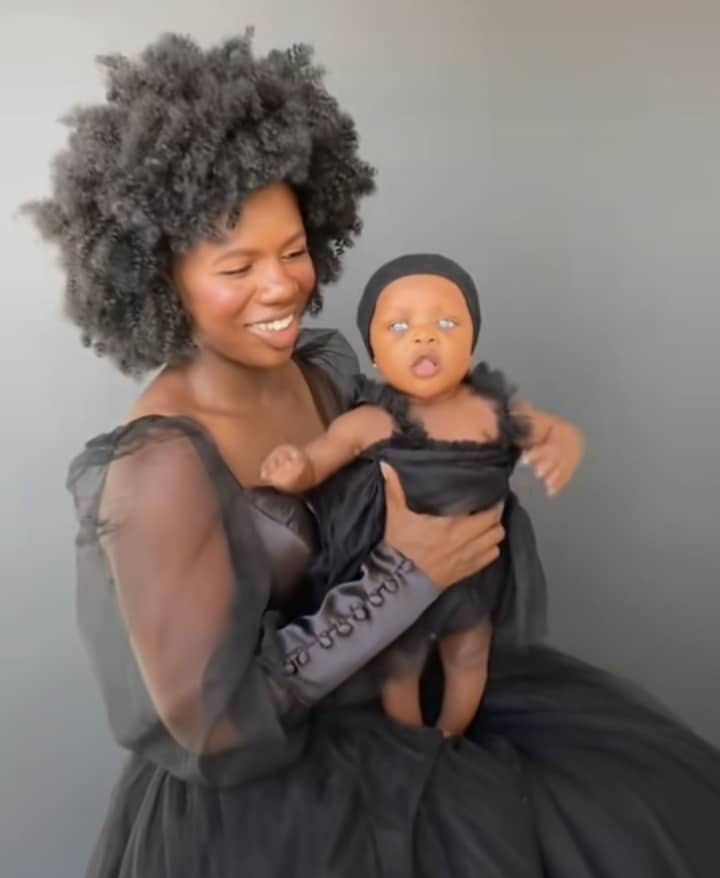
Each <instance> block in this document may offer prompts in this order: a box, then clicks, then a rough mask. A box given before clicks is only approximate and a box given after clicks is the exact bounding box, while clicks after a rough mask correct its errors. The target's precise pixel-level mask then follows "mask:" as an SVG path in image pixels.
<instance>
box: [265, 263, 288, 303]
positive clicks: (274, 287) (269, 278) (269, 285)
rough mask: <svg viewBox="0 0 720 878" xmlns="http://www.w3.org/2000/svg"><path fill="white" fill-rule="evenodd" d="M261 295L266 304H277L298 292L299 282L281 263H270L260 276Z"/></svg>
mask: <svg viewBox="0 0 720 878" xmlns="http://www.w3.org/2000/svg"><path fill="white" fill-rule="evenodd" d="M258 287H259V296H260V300H261V301H262V302H264V303H265V304H276V303H278V302H283V301H286V300H288V299H291V298H293V297H294V296H295V295H296V294H297V282H296V281H295V279H294V278H293V277H292V275H290V274H289V273H288V272H287V270H286V269H285V266H284V265H282V264H281V263H277V264H273V265H268V266H267V267H265V269H264V270H263V273H262V275H261V277H260V283H259V285H258Z"/></svg>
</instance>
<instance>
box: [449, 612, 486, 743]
mask: <svg viewBox="0 0 720 878" xmlns="http://www.w3.org/2000/svg"><path fill="white" fill-rule="evenodd" d="M491 641H492V626H491V624H490V621H489V620H485V621H483V622H481V623H480V624H479V625H477V626H475V627H474V628H469V629H467V630H466V631H459V632H457V633H456V634H446V635H443V637H442V638H441V639H440V640H439V642H438V648H439V651H440V659H441V661H442V665H443V670H444V672H445V691H444V694H443V703H442V710H441V711H440V717H439V719H438V721H437V725H438V727H439V728H440V729H442V730H443V731H444V732H445V733H446V734H449V735H462V734H463V733H464V732H465V730H466V729H467V727H468V726H469V725H470V723H471V722H472V721H473V719H474V717H475V714H476V713H477V710H478V707H479V706H480V701H481V700H482V697H483V693H484V692H485V685H486V683H487V671H488V660H489V657H490V643H491Z"/></svg>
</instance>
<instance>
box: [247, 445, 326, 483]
mask: <svg viewBox="0 0 720 878" xmlns="http://www.w3.org/2000/svg"><path fill="white" fill-rule="evenodd" d="M260 478H261V479H262V480H263V482H265V483H266V484H268V485H270V486H272V487H273V488H275V489H276V490H278V491H284V492H285V493H287V494H301V493H302V492H303V491H308V490H309V489H310V488H312V487H314V484H315V478H314V473H313V466H312V461H311V460H310V458H309V457H308V455H307V454H306V453H305V452H304V451H303V450H302V448H298V447H297V446H296V445H278V447H277V448H275V449H274V450H273V451H271V452H270V454H268V456H267V457H266V458H265V460H264V461H263V463H262V466H261V467H260Z"/></svg>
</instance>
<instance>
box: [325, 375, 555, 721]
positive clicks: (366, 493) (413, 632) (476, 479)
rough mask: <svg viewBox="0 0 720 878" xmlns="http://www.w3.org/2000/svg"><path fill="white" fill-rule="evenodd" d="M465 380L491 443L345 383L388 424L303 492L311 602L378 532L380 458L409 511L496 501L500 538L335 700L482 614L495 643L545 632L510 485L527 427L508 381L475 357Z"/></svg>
mask: <svg viewBox="0 0 720 878" xmlns="http://www.w3.org/2000/svg"><path fill="white" fill-rule="evenodd" d="M466 383H467V386H468V387H469V388H470V389H471V390H472V392H473V393H477V394H478V395H481V396H483V397H485V398H486V399H487V400H488V401H489V402H490V403H491V404H492V405H493V408H494V409H495V411H496V413H497V420H498V436H497V439H496V440H494V441H492V442H485V443H479V442H474V441H445V440H442V441H439V440H434V439H431V438H430V437H429V436H428V434H427V433H426V431H425V429H424V428H423V426H422V425H421V424H420V423H419V422H417V421H416V420H414V419H413V418H412V417H411V414H410V407H409V403H408V399H407V397H405V396H404V395H403V394H401V393H398V392H397V391H396V390H394V389H393V388H392V387H389V386H388V385H386V384H381V383H379V382H377V381H372V380H369V379H368V378H366V377H365V376H363V375H358V376H357V377H356V379H355V381H354V383H353V386H352V392H351V401H350V406H351V407H356V406H362V405H374V406H380V407H381V408H383V409H385V411H387V412H388V413H389V414H390V416H391V417H392V420H393V423H394V429H393V434H392V436H390V438H388V439H387V440H383V441H381V442H377V443H375V444H374V445H372V446H371V447H370V448H368V449H367V450H366V451H365V453H364V454H362V455H361V457H360V458H358V459H357V460H356V461H354V462H353V463H352V464H350V465H349V466H346V467H344V468H343V469H342V470H341V471H340V472H338V473H336V474H335V475H334V476H333V477H331V478H330V479H328V480H327V481H326V482H324V483H323V484H322V485H320V486H319V487H318V488H317V489H316V490H314V491H313V492H311V494H310V495H309V496H308V498H307V499H308V505H309V507H310V508H311V509H312V511H313V513H314V515H315V520H316V524H317V539H318V551H317V552H316V554H315V557H314V558H313V561H312V563H311V565H310V567H309V569H308V585H309V588H310V589H311V594H312V596H313V597H312V600H313V604H312V605H311V609H314V608H315V607H316V606H319V605H320V604H321V603H322V601H323V600H324V598H325V596H326V594H327V591H328V588H331V587H332V584H333V583H336V582H344V581H346V580H348V579H353V578H356V577H357V576H358V575H359V574H360V572H361V570H362V565H363V564H364V562H365V559H366V558H367V556H368V555H369V554H370V552H371V551H372V549H373V548H374V547H375V546H376V545H377V544H378V543H379V542H380V541H381V539H382V536H383V529H384V523H385V493H384V481H383V477H382V473H381V470H380V466H379V464H380V461H386V462H387V463H389V464H391V465H392V466H393V467H394V468H395V470H396V471H397V473H398V475H399V477H400V481H401V483H402V485H403V489H404V491H405V496H406V500H407V503H408V505H409V507H410V508H411V509H413V510H414V511H415V512H420V513H427V514H429V515H453V514H470V513H474V512H478V511H480V510H483V509H488V508H490V507H491V506H493V505H494V504H495V503H498V502H500V501H503V502H504V503H505V514H504V518H503V524H504V526H505V531H506V539H505V541H504V543H503V546H502V551H501V556H500V558H499V559H498V560H497V561H496V562H495V563H494V564H492V565H491V566H490V567H488V568H486V569H485V570H483V571H482V572H481V573H479V574H477V575H475V576H472V577H469V578H468V579H467V580H465V581H464V582H462V583H459V584H458V585H456V586H455V587H453V588H452V589H450V590H448V591H447V592H445V593H444V594H443V595H442V596H441V597H440V598H439V599H438V600H436V601H435V602H434V603H433V604H432V606H430V607H429V608H428V609H427V610H426V611H425V612H424V613H423V615H422V616H421V617H420V619H418V621H417V622H416V623H415V624H414V625H412V627H411V628H410V629H409V630H408V631H407V632H405V634H403V636H402V637H400V638H399V639H398V640H397V641H396V642H395V643H393V644H392V646H391V647H389V648H388V649H387V650H384V651H383V652H382V653H381V654H379V655H378V656H377V657H376V658H375V659H374V660H373V661H371V662H369V663H368V664H367V665H366V666H365V667H364V668H363V669H362V670H361V671H360V672H359V673H358V674H357V675H355V677H353V678H352V680H350V681H348V683H347V684H346V685H345V686H344V687H343V688H342V689H341V690H340V691H339V692H338V693H337V694H336V696H334V700H336V701H337V700H338V699H339V698H343V699H345V698H348V696H349V697H350V698H351V699H353V698H356V697H357V696H358V695H359V694H360V692H362V691H365V692H367V693H368V694H372V693H374V692H376V691H377V688H378V687H379V686H380V685H381V684H382V682H383V681H384V680H385V679H386V678H387V677H388V676H389V675H390V674H393V673H405V672H407V671H414V670H417V669H419V668H421V667H422V665H423V664H424V661H425V659H426V657H427V655H428V653H429V652H430V649H431V644H432V643H433V641H434V640H435V639H436V638H437V637H439V636H441V635H443V634H449V633H451V632H456V631H464V630H467V629H468V628H471V627H473V626H475V625H477V624H478V623H479V622H481V621H483V620H484V619H490V620H491V621H492V623H493V628H494V632H495V633H494V639H495V642H496V644H500V643H503V642H510V643H512V644H514V645H517V646H523V645H528V644H529V643H532V642H534V641H537V640H539V639H540V638H541V637H542V635H544V633H545V621H546V584H545V576H544V572H543V568H542V564H541V561H540V558H539V555H538V552H537V549H536V543H535V536H534V532H533V528H532V524H531V521H530V518H529V516H528V514H527V512H526V511H525V510H524V509H523V507H522V506H521V505H520V504H519V502H518V500H517V497H516V496H515V495H514V494H513V493H512V491H511V490H510V477H511V476H512V473H513V471H514V469H515V465H516V463H517V461H518V458H519V456H520V453H521V447H520V442H521V440H522V438H523V437H524V436H525V435H526V433H527V425H526V424H525V423H524V422H523V421H522V420H521V419H520V418H518V417H516V416H514V415H513V413H512V411H511V400H512V392H513V389H512V388H511V387H510V386H509V385H508V384H507V382H506V380H505V378H504V376H503V375H502V374H501V373H500V372H497V371H493V370H491V369H490V368H489V367H488V366H487V364H485V363H480V364H479V365H477V366H476V367H475V368H474V369H473V371H472V373H471V374H470V375H469V376H468V378H467V382H466ZM428 719H429V721H431V719H432V718H428Z"/></svg>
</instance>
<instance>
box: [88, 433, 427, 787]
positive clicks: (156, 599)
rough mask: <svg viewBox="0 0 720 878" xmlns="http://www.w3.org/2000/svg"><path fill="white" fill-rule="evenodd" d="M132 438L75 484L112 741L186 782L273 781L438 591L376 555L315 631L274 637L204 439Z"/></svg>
mask: <svg viewBox="0 0 720 878" xmlns="http://www.w3.org/2000/svg"><path fill="white" fill-rule="evenodd" d="M136 433H137V430H133V429H130V430H129V431H127V432H126V433H125V434H123V435H122V437H121V438H120V439H118V438H117V437H116V438H115V440H114V441H112V442H110V441H109V440H104V441H99V442H97V443H95V444H94V445H91V446H89V447H88V450H87V451H86V453H85V455H83V456H82V457H81V458H80V459H79V460H78V461H76V464H75V466H74V468H73V472H72V474H71V485H72V489H73V492H74V495H75V501H76V505H77V508H78V511H79V514H80V521H81V529H80V535H79V537H78V576H79V616H80V628H81V632H82V634H83V637H84V639H85V642H86V644H87V646H88V649H89V652H90V655H91V657H92V660H93V664H94V667H95V671H96V674H97V676H98V678H99V682H100V687H101V691H102V694H103V697H104V700H105V703H106V706H107V710H108V713H109V717H110V722H111V726H112V729H113V732H114V734H115V736H116V738H117V740H118V741H119V742H120V743H121V744H122V745H123V746H125V747H128V748H130V749H132V750H135V751H139V752H141V753H142V754H143V755H145V756H146V757H147V758H150V759H152V760H153V761H156V762H157V763H159V764H162V765H164V766H165V767H166V768H168V769H169V770H171V771H172V772H173V773H175V774H176V775H178V776H181V777H186V778H188V777H189V778H195V779H199V780H203V781H206V782H210V783H213V784H228V783H233V782H236V781H237V780H239V779H246V778H247V777H249V776H253V775H257V774H260V773H263V772H266V771H270V770H273V769H275V768H276V767H278V766H279V765H282V764H283V763H285V762H287V761H291V760H292V759H294V758H296V757H297V755H298V753H299V751H300V749H301V747H302V742H303V733H304V728H305V723H304V719H305V716H306V713H307V710H308V708H309V707H310V706H312V704H314V703H315V702H316V701H318V700H320V699H322V698H323V697H324V696H325V695H327V694H328V693H329V692H331V691H332V690H333V689H334V688H335V687H337V686H338V685H340V683H342V682H343V681H344V680H345V679H347V678H348V677H349V676H351V675H352V674H353V673H354V672H355V671H356V670H357V669H358V668H359V667H361V666H362V665H363V664H365V663H366V662H367V661H368V660H369V659H370V658H372V657H373V656H374V655H375V654H377V653H378V652H379V651H380V650H382V649H383V648H384V647H385V646H387V644H388V643H390V642H392V640H394V639H395V638H396V637H397V636H398V634H400V633H401V632H402V631H404V630H405V629H406V628H407V627H408V626H409V625H411V624H412V623H413V622H414V620H415V619H416V618H417V617H418V616H419V615H420V614H421V613H422V612H423V611H424V609H426V608H427V606H429V605H430V604H431V603H432V602H433V601H434V600H435V599H436V597H437V596H438V591H437V590H436V589H435V587H434V586H433V584H432V583H430V582H429V581H428V580H427V579H426V578H425V577H424V576H423V575H422V574H421V573H420V572H419V571H417V570H416V569H415V568H414V567H413V565H412V564H411V563H410V562H409V561H407V560H406V559H404V558H403V557H402V556H400V555H398V554H397V553H395V552H394V551H393V550H391V549H390V548H389V547H387V546H383V545H381V546H380V547H379V548H378V550H377V551H376V552H375V553H373V555H372V556H371V557H370V558H369V560H368V563H367V564H366V565H365V568H364V569H363V572H362V576H361V577H360V578H359V579H358V580H357V581H355V582H350V583H345V584H342V585H338V586H335V588H333V589H331V590H330V592H329V593H328V595H327V597H326V600H325V602H324V603H323V605H322V607H321V608H320V609H319V611H318V612H317V613H316V614H315V615H313V616H306V617H303V618H300V619H296V620H293V621H292V622H290V623H288V624H285V625H283V624H281V620H280V618H279V617H278V616H277V615H276V614H273V613H270V612H268V609H267V607H268V603H269V598H270V584H271V573H270V565H269V563H268V559H267V557H266V556H264V549H263V548H262V545H261V544H260V542H259V540H258V536H257V533H256V531H255V528H254V526H253V520H252V517H251V514H250V509H249V506H248V502H247V497H246V495H245V494H244V492H243V491H242V489H240V488H239V486H238V485H237V483H234V482H233V480H232V479H231V477H230V476H229V473H228V472H227V471H226V470H223V469H222V466H221V462H220V461H218V460H216V459H214V457H213V455H212V454H211V453H209V452H208V449H207V448H205V447H204V445H203V441H202V434H201V433H200V434H198V435H193V433H192V430H190V429H189V428H183V429H179V428H170V427H168V426H164V427H163V428H162V429H157V428H156V429H155V431H154V433H153V434H152V435H151V436H150V435H148V431H147V430H144V431H143V433H144V434H145V435H143V436H142V439H138V437H137V435H134V434H136ZM110 449H112V450H110ZM230 527H231V528H232V539H228V536H227V534H228V532H229V529H230Z"/></svg>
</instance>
